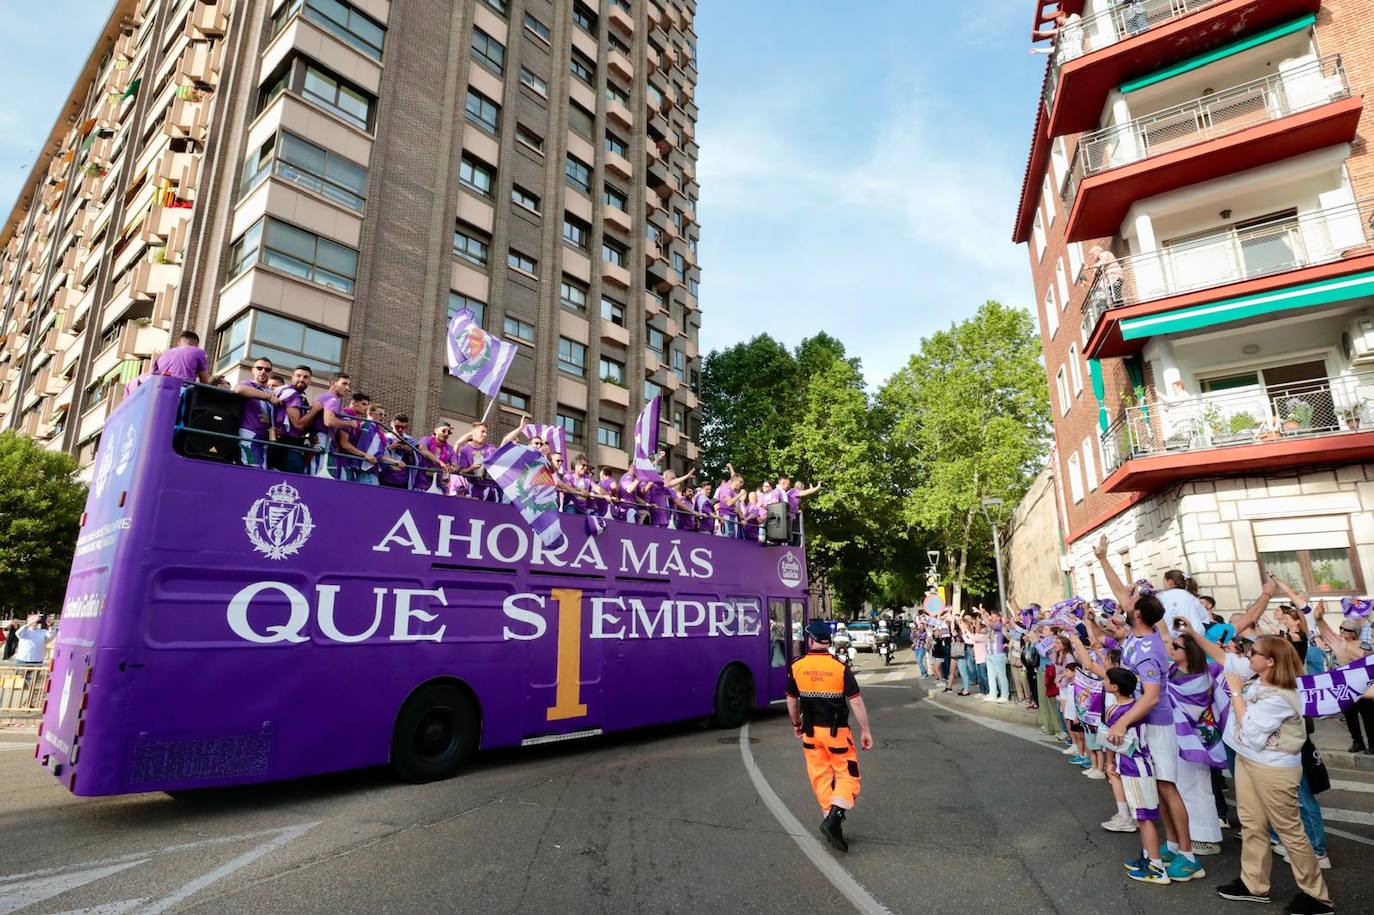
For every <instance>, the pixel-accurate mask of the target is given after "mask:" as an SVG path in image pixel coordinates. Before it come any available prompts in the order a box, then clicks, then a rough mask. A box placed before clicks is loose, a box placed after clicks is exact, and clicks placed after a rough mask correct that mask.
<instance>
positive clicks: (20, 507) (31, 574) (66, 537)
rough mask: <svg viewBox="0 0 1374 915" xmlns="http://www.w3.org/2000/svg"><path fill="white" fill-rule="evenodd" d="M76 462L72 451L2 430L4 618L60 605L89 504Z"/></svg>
mask: <svg viewBox="0 0 1374 915" xmlns="http://www.w3.org/2000/svg"><path fill="white" fill-rule="evenodd" d="M76 467H77V465H76V459H75V458H73V457H71V456H70V455H67V454H59V453H54V452H51V451H47V450H45V449H44V448H42V447H40V446H39V445H38V443H37V442H35V441H33V440H32V439H29V438H27V437H25V436H23V435H19V434H18V433H14V432H4V433H0V617H7V616H19V617H22V616H25V615H27V614H28V613H30V612H39V611H54V610H57V609H58V608H59V605H60V604H61V602H62V597H63V592H64V590H65V588H66V586H67V573H68V571H69V570H70V569H71V564H72V553H73V551H74V550H75V549H76V534H77V525H78V524H79V522H80V520H81V512H82V509H83V508H84V507H85V504H86V487H85V486H84V485H82V484H81V483H79V482H77V480H76Z"/></svg>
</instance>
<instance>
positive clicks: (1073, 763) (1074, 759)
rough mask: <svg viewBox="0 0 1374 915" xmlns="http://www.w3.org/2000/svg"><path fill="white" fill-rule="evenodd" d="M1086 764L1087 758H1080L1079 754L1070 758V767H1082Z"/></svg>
mask: <svg viewBox="0 0 1374 915" xmlns="http://www.w3.org/2000/svg"><path fill="white" fill-rule="evenodd" d="M1085 762H1087V758H1086V757H1083V756H1079V755H1078V754H1077V753H1075V754H1074V755H1072V756H1070V757H1069V765H1071V766H1081V765H1083V763H1085Z"/></svg>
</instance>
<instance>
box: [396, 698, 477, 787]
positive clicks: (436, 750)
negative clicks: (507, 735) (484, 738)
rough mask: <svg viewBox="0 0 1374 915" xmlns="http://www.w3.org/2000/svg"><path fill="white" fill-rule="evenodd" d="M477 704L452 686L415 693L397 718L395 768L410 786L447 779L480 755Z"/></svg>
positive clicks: (402, 707)
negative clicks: (478, 749) (476, 753)
mask: <svg viewBox="0 0 1374 915" xmlns="http://www.w3.org/2000/svg"><path fill="white" fill-rule="evenodd" d="M478 734H479V722H478V712H477V704H476V703H475V702H473V700H472V698H471V697H470V696H469V695H468V694H467V693H465V692H464V691H463V690H461V689H459V688H458V687H457V686H454V685H453V684H450V683H431V684H430V685H428V686H423V687H421V688H420V689H418V690H416V691H415V692H414V693H413V694H412V695H411V697H410V698H409V699H407V700H406V703H405V705H403V706H401V712H400V714H399V715H397V716H396V727H395V730H393V731H392V734H391V768H392V769H394V770H395V771H396V774H397V775H399V776H400V777H401V778H403V779H405V780H406V781H408V782H416V783H420V782H432V781H437V780H438V779H441V778H448V777H449V776H451V775H453V774H454V773H456V772H457V771H458V770H459V769H461V768H462V767H463V764H464V763H466V762H467V761H468V760H469V759H471V758H472V755H473V753H475V752H476V751H477V740H478Z"/></svg>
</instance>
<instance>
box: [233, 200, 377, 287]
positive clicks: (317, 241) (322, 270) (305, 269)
mask: <svg viewBox="0 0 1374 915" xmlns="http://www.w3.org/2000/svg"><path fill="white" fill-rule="evenodd" d="M229 258H230V264H231V267H230V269H231V272H232V274H233V275H234V276H237V275H238V274H240V273H242V272H243V271H244V270H246V269H248V268H249V267H250V266H252V265H253V264H254V263H261V264H263V265H264V266H267V267H272V268H275V269H277V270H280V271H282V272H284V273H289V274H291V275H292V276H296V277H300V278H301V279H303V280H305V281H307V282H310V283H315V284H316V285H319V286H326V287H328V288H330V289H337V290H339V291H340V292H346V293H348V294H349V295H352V294H353V281H354V279H355V278H356V277H357V275H358V252H357V251H354V250H353V249H352V248H347V247H344V246H343V245H341V244H339V243H338V242H333V241H330V240H329V239H327V238H321V237H319V236H318V235H315V234H314V233H311V232H307V231H305V230H304V229H298V228H296V227H295V226H292V225H287V224H286V223H284V222H278V221H277V220H275V219H271V218H267V217H264V218H263V219H260V220H258V221H257V222H256V223H254V224H253V225H252V226H251V227H250V228H249V229H248V231H247V232H244V233H243V235H242V236H240V237H239V239H238V240H237V241H235V242H234V244H233V247H232V248H231V249H230V252H229Z"/></svg>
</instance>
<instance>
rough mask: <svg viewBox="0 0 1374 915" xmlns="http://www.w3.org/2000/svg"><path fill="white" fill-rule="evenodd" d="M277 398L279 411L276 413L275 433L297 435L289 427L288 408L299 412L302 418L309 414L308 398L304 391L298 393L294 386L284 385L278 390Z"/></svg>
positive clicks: (289, 416) (289, 414) (289, 415)
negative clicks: (278, 398) (279, 404)
mask: <svg viewBox="0 0 1374 915" xmlns="http://www.w3.org/2000/svg"><path fill="white" fill-rule="evenodd" d="M277 396H278V397H280V398H281V409H280V410H278V411H277V412H278V420H277V431H278V432H281V433H284V434H286V435H292V436H294V435H297V434H298V433H297V432H296V430H295V429H294V428H293V427H292V426H291V413H290V411H289V408H291V407H295V408H297V409H298V410H300V411H301V415H302V416H304V415H305V414H307V413H309V412H310V398H308V397H306V396H305V392H304V391H298V390H296V387H295V385H290V384H284V385H282V386H281V387H280V388H278V389H277Z"/></svg>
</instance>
